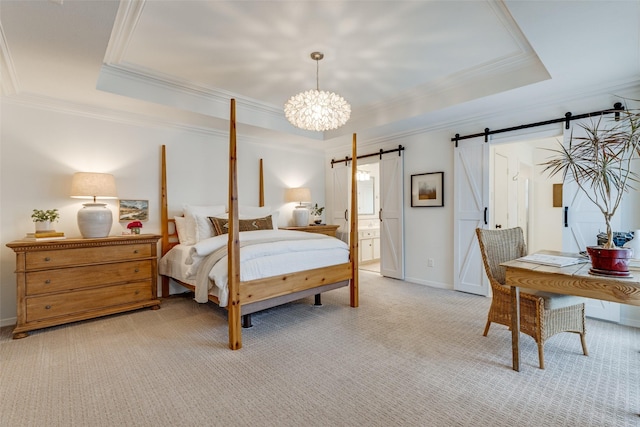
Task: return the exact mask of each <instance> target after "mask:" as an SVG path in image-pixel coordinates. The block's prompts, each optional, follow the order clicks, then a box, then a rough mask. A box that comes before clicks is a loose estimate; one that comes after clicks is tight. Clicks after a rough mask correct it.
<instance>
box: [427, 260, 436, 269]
mask: <svg viewBox="0 0 640 427" xmlns="http://www.w3.org/2000/svg"><path fill="white" fill-rule="evenodd" d="M427 265H428V266H429V267H433V266H435V262H434V261H433V258H429V259H428V260H427Z"/></svg>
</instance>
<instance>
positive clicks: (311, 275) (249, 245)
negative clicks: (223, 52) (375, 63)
mask: <svg viewBox="0 0 640 427" xmlns="http://www.w3.org/2000/svg"><path fill="white" fill-rule="evenodd" d="M352 158H353V160H352V161H353V164H352V169H351V170H352V176H351V180H352V190H351V215H350V235H349V242H350V243H349V245H346V244H345V243H344V242H342V241H341V240H339V239H336V238H334V237H329V236H325V235H322V234H316V233H305V232H301V231H290V230H277V218H274V217H272V216H270V215H265V214H266V213H267V212H266V211H265V210H264V209H267V208H263V206H264V188H263V182H264V181H263V168H262V160H260V196H259V197H260V200H259V205H260V207H258V208H255V207H254V208H251V207H246V206H239V204H238V189H237V182H238V178H237V157H236V120H235V100H234V99H232V100H231V118H230V126H229V196H228V204H227V206H228V212H224V210H225V209H222V207H218V210H222V212H217V213H215V212H214V211H215V210H216V208H211V209H209V210H208V212H206V213H202V212H201V214H200V215H195V216H194V213H193V211H192V212H187V211H186V210H185V219H184V220H183V219H182V218H181V217H176V218H174V219H169V215H168V199H167V174H166V150H165V146H162V189H161V192H162V210H161V220H162V235H163V237H162V258H161V260H160V263H159V271H160V274H161V277H162V296H163V297H167V296H168V295H169V280H170V279H173V280H175V281H176V282H177V283H179V284H180V285H182V286H184V287H186V288H188V289H191V290H194V291H195V293H196V298H195V299H196V301H199V302H206V301H207V300H208V301H212V302H214V303H216V304H218V305H219V306H221V307H226V309H227V311H228V324H229V347H230V348H231V349H232V350H237V349H240V348H241V347H242V333H241V317H242V318H244V321H245V325H246V326H249V325H248V324H250V318H248V316H249V315H250V314H251V313H255V312H257V311H260V310H264V309H267V308H271V307H275V306H277V305H281V304H285V303H287V302H291V301H295V300H298V299H300V298H305V297H307V296H311V295H316V303H317V302H318V298H319V297H318V296H319V294H321V293H322V292H325V291H329V290H332V289H337V288H339V287H343V286H349V287H350V305H351V307H358V265H357V260H358V246H357V242H358V239H357V235H356V232H357V211H358V210H357V194H356V191H357V185H356V181H355V179H356V178H355V177H356V170H357V169H356V159H357V153H356V135H355V134H354V135H353V141H352ZM225 208H226V207H225ZM194 210H196V209H195V208H194ZM187 215H190V216H187ZM209 215H210V216H209ZM189 218H191V227H194V222H193V221H194V220H195V230H196V231H195V234H196V237H195V239H192V240H191V241H188V242H186V243H190V244H183V243H182V241H183V240H184V239H182V238H180V235H181V233H185V234H193V233H192V232H191V231H190V229H189V228H188V227H185V225H184V224H183V223H188V220H189ZM207 220H209V222H210V223H211V224H212V225H213V230H214V232H213V234H214V235H213V236H210V235H207V234H206V233H201V235H200V236H198V230H203V228H202V226H204V227H207V226H209V224H206V221H207ZM203 221H204V222H205V224H203ZM274 224H276V225H275V226H274ZM181 229H182V230H181ZM170 230H171V232H170ZM247 230H251V231H247ZM307 245H311V246H310V247H308V246H307ZM241 247H242V249H240V248H241ZM291 270H293V271H291ZM241 279H242V280H241Z"/></svg>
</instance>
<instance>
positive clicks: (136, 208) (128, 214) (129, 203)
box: [118, 199, 149, 221]
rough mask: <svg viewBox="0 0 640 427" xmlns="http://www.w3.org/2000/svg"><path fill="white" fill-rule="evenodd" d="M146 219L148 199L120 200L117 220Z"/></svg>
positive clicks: (147, 215)
mask: <svg viewBox="0 0 640 427" xmlns="http://www.w3.org/2000/svg"><path fill="white" fill-rule="evenodd" d="M148 219H149V201H148V200H122V199H121V200H120V209H119V214H118V221H147V220H148Z"/></svg>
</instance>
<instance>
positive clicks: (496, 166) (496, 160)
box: [492, 150, 511, 228]
mask: <svg viewBox="0 0 640 427" xmlns="http://www.w3.org/2000/svg"><path fill="white" fill-rule="evenodd" d="M509 193H510V191H509V159H508V158H507V157H506V156H504V155H502V154H500V153H498V152H496V151H495V150H494V155H493V215H492V217H493V226H494V228H509V203H510V202H511V200H509Z"/></svg>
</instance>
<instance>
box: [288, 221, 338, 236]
mask: <svg viewBox="0 0 640 427" xmlns="http://www.w3.org/2000/svg"><path fill="white" fill-rule="evenodd" d="M338 227H340V226H339V225H331V224H321V225H308V226H306V227H282V229H283V230H296V231H306V232H307V233H318V234H326V235H327V236H331V237H336V231H337V230H338Z"/></svg>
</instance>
